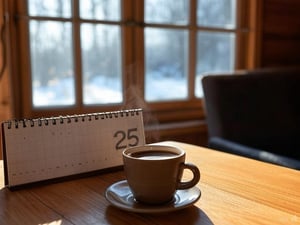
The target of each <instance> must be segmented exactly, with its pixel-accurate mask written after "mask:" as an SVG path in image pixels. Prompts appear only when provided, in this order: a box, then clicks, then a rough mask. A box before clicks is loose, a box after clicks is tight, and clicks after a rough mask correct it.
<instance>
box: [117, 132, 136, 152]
mask: <svg viewBox="0 0 300 225" xmlns="http://www.w3.org/2000/svg"><path fill="white" fill-rule="evenodd" d="M136 133H137V128H131V129H128V130H127V134H126V132H125V131H123V130H118V131H116V133H115V134H114V137H115V138H118V141H117V144H116V149H117V150H120V149H124V148H126V147H127V144H126V140H128V142H129V143H128V146H130V147H132V146H136V145H138V143H139V137H138V136H137V135H136Z"/></svg>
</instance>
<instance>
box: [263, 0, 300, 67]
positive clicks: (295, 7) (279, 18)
mask: <svg viewBox="0 0 300 225" xmlns="http://www.w3.org/2000/svg"><path fill="white" fill-rule="evenodd" d="M299 11H300V1H299V0H284V1H283V0H264V5H263V13H262V14H263V18H262V42H261V47H262V49H261V66H262V67H269V66H285V65H299V64H300V54H299V51H300V13H299Z"/></svg>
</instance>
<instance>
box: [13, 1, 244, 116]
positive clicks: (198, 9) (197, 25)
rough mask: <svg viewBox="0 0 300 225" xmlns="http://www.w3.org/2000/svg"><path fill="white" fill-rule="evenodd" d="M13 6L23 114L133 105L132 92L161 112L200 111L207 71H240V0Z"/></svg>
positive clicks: (93, 2)
mask: <svg viewBox="0 0 300 225" xmlns="http://www.w3.org/2000/svg"><path fill="white" fill-rule="evenodd" d="M125 2H126V3H125ZM14 4H16V5H18V7H17V9H18V12H16V15H17V18H18V19H19V20H20V21H21V22H20V23H19V26H16V27H17V33H18V34H19V35H23V36H24V37H25V38H24V40H22V41H19V46H20V52H22V53H23V54H21V56H20V58H19V59H18V60H19V62H20V63H21V64H22V65H28V66H25V67H23V68H21V69H20V70H19V71H18V74H19V75H18V76H19V77H22V81H21V82H20V84H19V85H20V86H21V90H22V91H23V92H21V94H20V96H19V97H20V99H21V100H20V101H21V102H23V104H24V108H26V109H25V110H24V112H23V115H22V116H31V114H32V112H38V111H39V110H40V111H41V113H43V112H45V109H46V110H52V111H53V110H55V109H59V110H60V112H64V109H66V110H69V111H66V112H70V109H72V111H71V112H75V113H80V112H81V113H83V112H86V111H89V110H90V111H91V110H93V111H95V110H100V111H104V110H106V109H111V108H116V109H118V108H126V105H128V103H129V101H131V99H132V96H130V95H131V94H132V93H134V94H135V95H137V96H135V98H136V99H137V101H140V102H142V103H143V104H142V105H141V107H149V108H151V109H154V110H155V109H163V110H169V111H172V110H174V106H176V107H178V108H180V109H182V108H185V107H186V108H193V107H195V108H197V107H198V108H199V107H200V108H201V101H200V99H201V97H202V95H203V94H202V88H201V82H200V80H201V77H202V75H203V73H205V72H215V71H231V70H234V69H236V68H237V65H236V58H237V57H238V55H236V54H237V52H238V51H237V46H238V40H240V39H239V36H238V35H239V28H238V26H237V15H238V11H239V10H240V8H241V7H240V6H239V5H238V4H237V0H223V1H218V0H177V1H173V0H144V1H142V0H51V1H48V0H27V4H26V1H24V2H23V3H20V2H19V1H14ZM24 52H25V53H26V52H27V53H28V54H24ZM27 56H28V57H27ZM25 86H26V87H25ZM133 87H134V89H135V91H132V88H133ZM25 91H27V92H28V93H29V95H28V93H25ZM173 103H174V104H173Z"/></svg>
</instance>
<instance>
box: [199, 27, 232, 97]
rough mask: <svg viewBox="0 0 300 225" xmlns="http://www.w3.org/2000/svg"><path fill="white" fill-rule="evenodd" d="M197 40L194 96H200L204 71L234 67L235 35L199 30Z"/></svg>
mask: <svg viewBox="0 0 300 225" xmlns="http://www.w3.org/2000/svg"><path fill="white" fill-rule="evenodd" d="M197 41H198V42H197V46H198V47H197V68H196V96H197V97H202V96H203V93H202V87H201V78H202V74H203V73H204V72H221V71H222V72H224V71H231V70H233V69H234V58H235V55H234V52H235V51H234V50H235V45H234V43H235V35H234V34H233V33H221V32H199V33H198V37H197Z"/></svg>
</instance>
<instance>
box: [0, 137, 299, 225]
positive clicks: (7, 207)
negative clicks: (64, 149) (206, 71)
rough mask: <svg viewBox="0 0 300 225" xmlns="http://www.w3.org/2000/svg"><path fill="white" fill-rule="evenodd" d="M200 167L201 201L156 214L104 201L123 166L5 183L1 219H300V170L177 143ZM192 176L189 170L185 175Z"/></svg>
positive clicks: (186, 224)
mask: <svg viewBox="0 0 300 225" xmlns="http://www.w3.org/2000/svg"><path fill="white" fill-rule="evenodd" d="M169 144H173V145H178V146H181V147H182V148H184V149H185V150H186V152H187V161H189V162H192V163H194V164H197V165H198V166H199V168H200V170H201V174H202V177H201V181H200V182H199V184H198V187H199V188H200V189H201V192H202V196H201V198H200V200H199V201H198V202H197V203H196V204H194V205H193V206H191V207H188V208H186V209H183V210H180V211H176V212H171V213H166V214H158V215H149V214H137V213H132V212H126V211H122V210H119V209H117V208H115V207H113V206H111V205H109V203H108V202H107V201H106V199H105V197H104V193H105V190H106V188H107V187H108V186H109V185H111V184H112V183H114V182H116V181H119V180H122V179H124V178H125V177H124V173H123V171H118V172H112V173H109V174H103V175H99V176H94V177H88V178H83V179H76V180H71V181H65V182H61V183H56V184H50V185H44V186H40V187H33V188H29V189H23V190H18V191H10V190H9V189H7V188H4V187H3V172H2V171H3V168H2V165H1V168H0V169H1V173H0V174H1V175H0V178H1V182H2V183H0V185H1V189H0V224H3V225H10V224H13V225H18V224H30V225H32V224H61V225H69V224H72V225H74V224H114V225H117V224H134V225H138V224H155V225H158V224H166V225H169V224H178V225H181V224H182V225H190V224H216V225H217V224H222V225H224V224H272V225H273V224H285V225H286V224H300V171H296V170H292V169H288V168H284V167H279V166H275V165H271V164H267V163H263V162H258V161H255V160H251V159H246V158H243V157H239V156H234V155H230V154H227V153H221V152H218V151H214V150H210V149H206V148H203V147H199V146H194V145H188V144H183V143H178V142H169ZM186 176H189V175H186Z"/></svg>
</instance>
